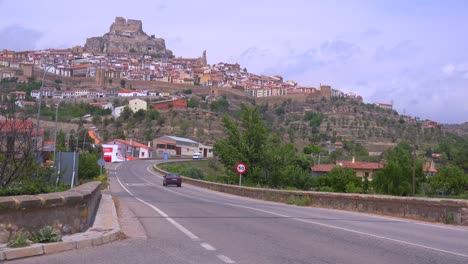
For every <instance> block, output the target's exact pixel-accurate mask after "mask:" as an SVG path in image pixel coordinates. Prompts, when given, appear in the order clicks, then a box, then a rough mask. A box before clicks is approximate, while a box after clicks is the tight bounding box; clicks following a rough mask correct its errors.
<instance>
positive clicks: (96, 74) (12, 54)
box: [0, 17, 392, 109]
mask: <svg viewBox="0 0 468 264" xmlns="http://www.w3.org/2000/svg"><path fill="white" fill-rule="evenodd" d="M0 66H1V67H4V69H0V79H12V78H17V80H18V82H27V80H28V78H30V77H33V76H34V75H37V76H38V77H40V75H39V74H38V73H37V72H44V71H45V72H47V74H48V75H49V74H53V75H55V79H60V78H62V79H65V78H67V77H71V78H72V79H73V78H94V79H95V83H89V85H88V87H86V88H87V89H79V90H78V89H73V88H75V87H76V86H75V87H73V86H70V87H69V88H70V89H69V90H66V91H63V90H62V91H58V90H55V91H54V90H53V89H52V88H47V89H44V92H45V94H46V96H48V97H51V98H52V97H53V98H57V99H59V98H77V97H105V96H107V95H108V94H109V91H106V87H107V86H109V85H111V84H112V80H114V79H117V81H119V80H120V82H122V83H124V82H126V81H132V80H141V81H157V82H162V83H172V84H184V85H197V86H208V87H223V88H235V89H237V90H239V89H240V90H242V91H243V92H244V93H245V95H246V96H248V97H251V98H265V97H279V96H288V95H292V96H296V97H303V96H307V97H310V98H313V97H322V96H325V97H332V96H333V97H349V98H356V99H358V100H362V98H361V97H360V96H358V95H356V94H354V93H343V92H342V91H340V90H337V89H332V88H331V87H330V86H328V85H319V86H318V87H310V86H302V85H300V84H298V83H297V82H295V81H293V80H284V79H283V77H282V76H279V75H275V76H265V75H258V74H255V73H250V72H248V71H247V69H246V68H245V67H244V68H243V67H242V66H241V65H239V64H238V63H224V62H219V63H215V64H211V65H210V64H208V60H207V53H206V51H203V53H202V54H201V56H200V57H198V58H176V57H174V56H173V54H172V51H170V50H167V49H166V46H165V42H164V40H163V39H160V38H155V36H154V35H152V36H148V35H146V33H144V32H143V30H142V23H141V21H138V20H130V19H129V20H125V19H124V18H121V17H117V18H116V20H115V22H114V23H113V24H112V25H111V27H110V31H109V32H108V33H106V34H105V35H104V36H103V37H93V38H89V39H87V41H86V44H85V45H84V47H81V46H77V47H73V48H70V49H61V50H59V49H48V50H41V51H12V50H2V51H0ZM62 82H63V83H66V81H64V80H62ZM151 86H152V85H151V84H147V85H146V87H151ZM124 87H125V85H122V88H124ZM80 88H83V87H80ZM133 88H135V87H133ZM51 89H52V90H51ZM148 90H150V89H141V91H139V93H138V95H139V96H143V95H145V94H148V92H149V91H148ZM31 96H32V97H36V98H37V96H38V91H34V92H33V93H32V94H31ZM377 105H378V106H381V107H383V108H386V109H391V108H392V105H391V104H385V103H384V104H377Z"/></svg>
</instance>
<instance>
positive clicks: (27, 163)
mask: <svg viewBox="0 0 468 264" xmlns="http://www.w3.org/2000/svg"><path fill="white" fill-rule="evenodd" d="M0 116H2V118H1V119H0V187H2V188H4V187H7V186H9V185H12V184H15V183H18V182H19V181H21V180H22V179H25V178H28V177H31V176H32V175H34V173H35V172H36V169H37V166H38V162H37V159H36V157H35V155H34V154H35V151H36V146H38V145H39V143H40V142H39V143H37V141H39V139H37V140H34V137H35V131H34V125H33V123H32V122H31V121H30V120H28V119H26V118H22V117H19V116H18V115H17V113H16V105H15V104H14V101H13V100H10V101H8V102H7V106H6V108H5V109H4V108H0Z"/></svg>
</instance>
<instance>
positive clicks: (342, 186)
mask: <svg viewBox="0 0 468 264" xmlns="http://www.w3.org/2000/svg"><path fill="white" fill-rule="evenodd" d="M361 186H362V180H361V178H359V177H357V176H356V173H355V172H354V171H353V170H352V169H350V168H342V167H340V166H337V167H334V168H333V169H332V170H331V171H330V172H329V173H327V174H326V175H324V176H320V177H315V178H313V183H312V187H314V188H316V189H317V190H318V191H324V192H346V193H361V192H362V187H361Z"/></svg>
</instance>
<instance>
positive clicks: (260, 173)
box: [214, 105, 312, 190]
mask: <svg viewBox="0 0 468 264" xmlns="http://www.w3.org/2000/svg"><path fill="white" fill-rule="evenodd" d="M223 126H224V131H225V133H226V134H227V137H226V138H225V139H220V140H217V141H216V143H215V145H214V152H215V154H216V155H217V156H219V158H220V161H221V163H222V164H223V165H224V167H225V168H226V175H227V176H228V177H229V178H230V179H231V181H234V182H235V180H234V179H237V178H238V175H237V174H236V173H235V170H234V167H235V164H236V163H237V162H239V161H242V162H245V163H246V164H247V168H248V170H247V172H246V174H244V181H243V182H244V184H246V185H250V186H268V187H273V188H285V187H287V186H290V187H296V188H299V189H305V190H307V189H309V188H310V177H309V170H310V166H311V164H312V160H311V159H310V157H308V156H305V155H302V154H298V153H297V152H296V150H295V148H294V146H293V145H292V144H284V143H282V142H281V140H280V139H279V137H278V136H276V135H274V134H272V133H270V131H268V129H267V128H266V127H265V124H264V122H263V120H262V117H261V114H260V110H259V108H258V107H253V108H249V107H247V106H245V105H242V109H241V117H240V124H237V123H236V122H234V121H233V120H232V119H231V118H229V117H228V116H225V117H224V118H223Z"/></svg>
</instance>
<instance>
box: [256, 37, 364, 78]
mask: <svg viewBox="0 0 468 264" xmlns="http://www.w3.org/2000/svg"><path fill="white" fill-rule="evenodd" d="M360 51H361V49H360V47H359V46H358V45H356V44H354V43H351V42H346V41H343V40H333V41H326V42H323V43H322V44H320V46H319V48H309V49H307V50H305V51H303V52H298V51H296V50H289V51H288V53H287V55H285V56H281V57H280V58H279V59H278V60H277V63H276V64H271V65H272V66H269V67H266V68H265V71H264V73H266V74H280V75H282V76H284V77H286V78H295V77H298V76H299V75H302V74H305V73H307V72H310V71H318V70H320V69H323V68H325V67H328V66H333V65H342V64H346V63H347V62H348V61H349V60H351V59H352V58H353V57H355V55H357V54H359V53H360Z"/></svg>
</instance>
